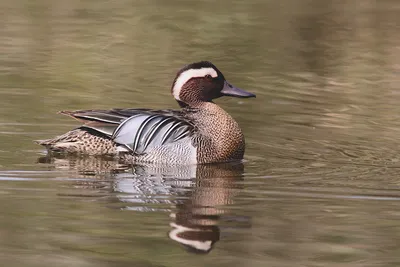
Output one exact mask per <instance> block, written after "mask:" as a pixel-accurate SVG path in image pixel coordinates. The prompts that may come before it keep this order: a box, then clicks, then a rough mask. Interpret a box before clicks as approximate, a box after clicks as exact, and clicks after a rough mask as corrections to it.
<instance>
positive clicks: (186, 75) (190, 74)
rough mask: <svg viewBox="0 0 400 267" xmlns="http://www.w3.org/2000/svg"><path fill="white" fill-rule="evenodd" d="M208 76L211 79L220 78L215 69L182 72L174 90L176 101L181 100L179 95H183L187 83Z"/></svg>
mask: <svg viewBox="0 0 400 267" xmlns="http://www.w3.org/2000/svg"><path fill="white" fill-rule="evenodd" d="M206 75H211V77H213V78H215V77H217V76H218V73H217V71H216V70H215V69H213V68H210V67H208V68H201V69H188V70H186V71H184V72H182V73H181V74H180V75H179V77H178V79H176V81H175V84H174V88H173V89H172V94H173V95H174V97H175V99H176V100H181V99H180V98H179V94H180V93H181V89H182V86H183V85H184V84H185V83H187V82H188V81H189V80H190V79H192V78H197V77H204V76H206Z"/></svg>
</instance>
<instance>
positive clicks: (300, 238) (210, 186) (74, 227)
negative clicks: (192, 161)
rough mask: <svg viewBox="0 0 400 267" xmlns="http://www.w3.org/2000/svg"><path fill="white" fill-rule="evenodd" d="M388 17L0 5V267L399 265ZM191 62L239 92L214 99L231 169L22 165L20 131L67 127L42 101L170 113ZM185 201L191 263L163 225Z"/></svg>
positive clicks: (315, 4) (26, 136) (297, 7)
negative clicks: (228, 129) (205, 64)
mask: <svg viewBox="0 0 400 267" xmlns="http://www.w3.org/2000/svg"><path fill="white" fill-rule="evenodd" d="M399 12H400V2H398V1H396V0H382V1H373V0H363V1H353V0H337V1H333V0H332V1H329V0H283V1H270V0H264V1H261V0H251V1H226V0H222V1H217V2H216V1H207V0H202V1H196V2H193V1H182V0H170V1H160V0H150V1H127V0H121V1H103V0H100V1H93V0H86V1H77V0H72V1H60V0H53V1H50V0H48V1H45V0H39V1H25V0H16V1H9V0H3V1H0V203H1V204H0V258H1V260H2V262H3V264H5V265H12V266H71V265H74V266H189V265H190V266H205V265H206V266H352V267H353V266H363V267H364V266H399V265H400V260H399V259H398V254H399V251H400V249H399V248H400V246H399V244H400V229H399V224H398V220H399V219H400V213H399V212H398V204H397V202H398V200H399V186H400V182H399V178H398V177H399V175H398V174H399V167H400V165H399V156H398V154H399V153H398V151H399V144H400V141H399V138H398V137H399V135H400V122H399V114H400V113H399V112H400V106H399V104H398V103H400V93H399V84H400V78H399V77H400V76H399V70H400V64H399V62H400V46H399V41H400V36H399V32H400V31H399V30H400V16H399ZM199 60H210V61H212V62H213V63H214V64H215V65H216V66H217V67H218V68H219V69H220V70H221V71H222V72H223V73H224V75H225V77H226V78H227V80H228V81H230V82H231V83H232V84H234V85H236V86H238V87H241V88H243V89H245V90H248V91H250V92H253V93H255V94H257V98H256V99H249V100H240V99H239V100H238V99H226V98H225V99H219V100H217V101H216V102H217V103H218V104H219V105H221V106H222V107H223V108H224V109H226V110H227V111H228V112H229V113H230V114H232V116H233V117H234V118H235V119H236V120H237V121H238V123H239V124H240V125H241V127H242V129H243V131H244V133H245V136H246V144H247V147H246V155H245V162H244V171H243V170H235V171H233V172H228V174H226V172H225V169H224V168H223V167H216V169H212V170H211V171H208V172H203V171H199V170H197V173H196V175H195V177H192V176H190V175H189V176H187V177H186V178H187V179H189V182H188V183H183V184H180V183H178V184H175V183H174V182H173V181H175V178H177V177H178V176H185V174H186V173H191V172H190V170H188V171H187V172H185V171H184V170H180V171H183V173H184V175H178V174H176V173H175V172H174V171H171V170H168V171H165V170H163V171H161V174H160V173H159V172H160V171H159V170H158V173H157V175H155V177H158V175H161V176H162V177H164V178H163V179H164V180H163V179H161V180H152V179H153V178H151V177H152V176H151V175H149V174H148V172H147V171H144V174H140V175H139V178H135V177H136V176H134V175H133V174H131V173H129V172H127V173H125V175H122V177H121V175H114V174H113V173H112V172H111V170H114V169H115V168H117V166H116V163H115V162H103V161H96V160H93V159H80V160H78V161H70V160H68V159H63V160H57V161H51V162H48V163H38V161H40V162H43V160H40V159H39V160H38V158H40V157H42V156H44V155H45V151H44V149H43V148H41V147H39V146H37V145H36V144H34V143H33V140H35V139H45V138H50V137H53V136H55V135H58V134H61V133H63V132H65V131H67V130H69V129H72V128H74V127H76V126H77V125H78V124H77V123H76V122H75V121H73V120H71V119H70V118H67V117H64V116H61V115H57V114H56V112H57V111H59V110H73V109H94V108H101V109H105V108H112V107H126V108H128V107H130V108H133V107H138V108H139V107H148V108H160V109H161V108H177V107H178V106H177V104H176V103H175V101H174V100H173V98H172V97H171V95H170V87H171V84H172V81H173V79H174V77H175V74H176V72H177V71H178V70H179V69H180V68H181V67H182V66H183V65H185V64H188V63H191V62H194V61H199ZM93 161H94V162H93ZM221 170H223V171H221ZM175 171H176V170H175ZM204 173H208V174H209V173H212V175H210V176H207V177H206V178H204V179H203V180H204V181H208V182H205V183H199V181H202V179H201V178H202V177H203V174H204ZM221 173H224V175H222V174H221ZM221 175H222V176H221ZM225 175H226V176H228V177H234V179H231V180H229V182H226V181H225V180H224V179H222V178H221V177H224V176H225ZM165 177H167V178H165ZM210 179H211V182H210V181H209V180H210ZM219 179H222V181H225V182H220V180H219ZM138 181H140V182H139V185H137V183H138ZM214 181H216V182H215V183H214ZM171 183H172V184H173V185H171ZM121 184H124V185H126V184H129V185H130V187H129V188H130V189H126V188H125V187H122V186H121ZM144 189H145V190H144ZM153 189H154V190H153ZM213 190H215V191H213ZM207 194H209V195H211V197H204V196H208V195H207ZM212 196H222V197H221V198H220V199H215V201H214V199H213V198H212ZM205 199H211V200H210V202H211V203H208V202H207V201H206V202H207V204H205V203H204V201H205ZM187 201H189V202H190V203H191V204H188V202H187ZM188 206H190V207H191V208H188ZM195 206H200V207H205V206H207V207H211V208H212V209H211V210H212V211H209V210H207V211H203V212H205V215H208V216H211V217H212V216H216V217H218V220H217V221H218V223H216V225H218V229H219V230H218V233H219V234H218V236H219V239H220V240H219V241H218V242H217V243H216V244H215V249H213V250H212V251H211V252H210V253H209V254H207V255H203V256H199V255H195V254H192V253H188V252H186V250H184V249H182V248H181V247H180V246H179V245H178V244H177V243H176V242H173V241H171V240H170V239H169V238H168V235H167V233H168V232H169V231H170V230H171V227H170V225H169V223H170V221H171V218H169V217H171V216H172V214H175V213H177V214H180V213H182V214H186V213H187V212H188V210H190V212H194V211H197V210H196V209H192V208H193V207H195ZM127 207H128V208H127ZM214 209H217V210H218V211H215V210H214ZM190 212H189V213H190ZM216 214H217V215H216ZM172 217H173V216H172ZM212 218H214V217H212ZM214 219H215V218H214ZM214 223H215V222H214Z"/></svg>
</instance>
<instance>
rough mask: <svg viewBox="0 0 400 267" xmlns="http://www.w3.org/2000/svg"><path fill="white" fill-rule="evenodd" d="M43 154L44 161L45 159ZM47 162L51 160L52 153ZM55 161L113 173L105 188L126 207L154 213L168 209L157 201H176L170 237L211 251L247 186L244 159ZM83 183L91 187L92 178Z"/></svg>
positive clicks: (92, 171)
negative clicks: (201, 162)
mask: <svg viewBox="0 0 400 267" xmlns="http://www.w3.org/2000/svg"><path fill="white" fill-rule="evenodd" d="M43 159H44V158H42V159H41V160H40V161H41V162H44V160H43ZM45 161H47V162H49V158H47V159H46V160H45ZM50 162H52V163H53V164H54V166H56V167H57V168H63V169H71V168H73V169H75V170H76V171H78V172H79V173H80V174H81V175H84V176H85V177H86V178H87V175H88V174H91V175H93V176H98V177H102V176H103V178H104V173H113V179H112V182H111V185H110V184H109V183H108V182H105V183H104V182H103V183H104V185H105V184H108V186H104V187H103V188H104V189H106V190H109V189H110V188H109V187H110V186H111V187H112V188H111V189H112V191H114V192H116V193H117V198H118V200H119V201H121V202H124V203H127V205H126V207H125V208H124V209H126V210H134V211H142V212H151V211H160V210H162V209H159V208H157V204H159V206H162V207H165V205H167V206H170V205H172V206H171V209H167V210H168V212H170V217H171V218H172V221H170V226H171V230H170V231H169V232H168V237H169V238H170V239H171V240H173V241H176V242H178V243H180V244H182V245H183V246H184V247H186V248H187V250H188V251H189V252H192V253H198V254H206V253H209V252H210V251H211V250H212V249H213V247H214V245H215V243H216V242H217V241H219V240H220V227H219V225H218V222H219V221H220V220H221V217H222V216H224V215H225V216H229V214H228V213H227V211H226V210H225V209H224V206H225V205H230V204H233V201H234V196H235V195H236V194H237V193H238V192H239V190H240V189H241V188H242V186H243V184H242V183H240V181H241V180H242V179H243V169H244V167H243V164H242V163H241V162H235V163H233V162H232V163H219V164H206V165H189V166H178V167H177V166H165V165H148V166H143V165H141V166H131V167H130V169H129V170H131V171H127V170H126V166H125V167H124V166H123V165H120V164H118V163H117V162H114V161H100V160H99V159H97V160H96V159H95V158H75V159H73V160H72V159H68V160H67V159H54V158H53V159H50ZM124 169H125V170H124ZM100 181H101V180H100ZM100 181H99V180H98V179H96V180H93V185H94V186H96V188H99V182H100ZM80 183H81V184H80V185H81V186H82V187H90V182H88V181H87V179H85V182H84V183H82V182H80ZM75 186H76V185H75ZM118 193H121V194H118ZM146 204H147V205H146ZM164 210H165V209H164ZM235 218H236V217H230V218H229V219H230V220H233V221H234V220H235ZM240 221H241V223H240V224H243V218H240Z"/></svg>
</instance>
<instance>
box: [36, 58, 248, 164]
mask: <svg viewBox="0 0 400 267" xmlns="http://www.w3.org/2000/svg"><path fill="white" fill-rule="evenodd" d="M171 93H172V95H173V96H174V98H175V100H176V101H177V102H178V104H179V106H180V107H181V109H180V110H154V109H111V110H76V111H60V113H61V114H64V115H68V116H71V117H73V118H75V119H78V120H80V121H82V122H83V123H84V124H83V125H82V126H80V127H78V128H76V129H74V130H71V131H69V132H67V133H65V134H63V135H61V136H58V137H55V138H53V139H48V140H38V141H37V142H38V143H39V144H40V145H43V146H45V147H46V148H47V149H48V150H49V152H59V153H67V154H87V155H112V156H117V157H119V158H120V159H123V160H125V161H126V160H127V161H130V162H132V163H165V164H198V163H213V162H226V161H234V160H241V159H242V158H243V154H244V150H245V141H244V136H243V133H242V131H241V129H240V127H239V125H238V124H237V122H236V121H235V120H234V119H233V118H232V117H231V116H230V115H229V114H228V113H227V112H226V111H224V110H223V109H222V108H221V107H219V106H218V105H216V104H215V103H213V99H216V98H219V97H222V96H232V97H241V98H248V97H255V95H254V94H252V93H249V92H246V91H244V90H242V89H239V88H237V87H234V86H232V85H231V84H230V83H228V82H227V81H226V80H225V77H224V75H223V74H222V73H221V72H220V71H219V70H218V69H217V67H215V66H214V65H213V64H212V63H211V62H208V61H201V62H196V63H192V64H189V65H187V66H185V67H183V68H182V69H181V70H179V71H178V73H177V75H176V77H175V80H174V82H173V84H172V88H171Z"/></svg>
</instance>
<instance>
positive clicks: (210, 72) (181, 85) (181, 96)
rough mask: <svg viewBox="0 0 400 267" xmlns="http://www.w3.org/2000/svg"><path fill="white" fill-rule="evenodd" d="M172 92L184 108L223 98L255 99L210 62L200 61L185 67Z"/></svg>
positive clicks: (178, 75) (173, 85)
mask: <svg viewBox="0 0 400 267" xmlns="http://www.w3.org/2000/svg"><path fill="white" fill-rule="evenodd" d="M171 91H172V95H173V96H174V97H175V99H176V101H178V103H179V105H180V106H182V107H184V106H188V105H189V106H190V105H194V104H197V103H201V102H211V101H212V100H213V99H215V98H218V97H221V96H233V97H242V98H247V97H255V95H254V94H252V93H249V92H246V91H244V90H242V89H239V88H237V87H235V86H233V85H231V84H230V83H228V82H227V81H226V80H225V77H224V75H223V74H222V73H221V72H220V71H219V70H218V69H217V67H215V66H214V64H212V63H211V62H208V61H200V62H196V63H192V64H189V65H187V66H185V67H183V68H182V69H181V70H180V71H179V72H178V73H177V75H176V77H175V80H174V83H173V84H172V89H171Z"/></svg>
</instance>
